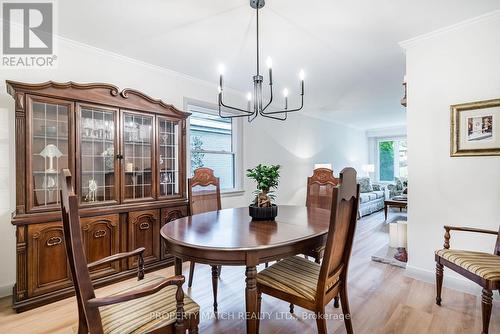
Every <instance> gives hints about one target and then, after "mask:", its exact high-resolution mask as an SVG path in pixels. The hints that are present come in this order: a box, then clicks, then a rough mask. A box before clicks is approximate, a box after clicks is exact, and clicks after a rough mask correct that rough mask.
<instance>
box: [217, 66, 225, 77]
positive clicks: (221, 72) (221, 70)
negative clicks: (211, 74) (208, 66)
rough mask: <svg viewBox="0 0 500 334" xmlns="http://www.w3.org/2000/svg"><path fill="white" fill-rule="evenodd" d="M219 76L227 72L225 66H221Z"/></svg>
mask: <svg viewBox="0 0 500 334" xmlns="http://www.w3.org/2000/svg"><path fill="white" fill-rule="evenodd" d="M218 70H219V74H220V75H224V71H225V70H226V67H225V66H224V64H219V68H218Z"/></svg>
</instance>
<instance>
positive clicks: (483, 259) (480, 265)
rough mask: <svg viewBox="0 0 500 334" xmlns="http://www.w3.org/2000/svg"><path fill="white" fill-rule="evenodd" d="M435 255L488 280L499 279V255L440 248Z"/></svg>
mask: <svg viewBox="0 0 500 334" xmlns="http://www.w3.org/2000/svg"><path fill="white" fill-rule="evenodd" d="M436 255H438V256H440V257H442V258H443V259H445V260H448V261H450V262H452V263H454V264H456V265H457V266H460V267H462V268H464V269H466V270H467V271H469V272H471V273H473V274H475V275H477V276H479V277H481V278H484V279H486V280H490V281H500V256H498V255H493V254H488V253H482V252H470V251H463V250H452V249H441V250H438V251H436Z"/></svg>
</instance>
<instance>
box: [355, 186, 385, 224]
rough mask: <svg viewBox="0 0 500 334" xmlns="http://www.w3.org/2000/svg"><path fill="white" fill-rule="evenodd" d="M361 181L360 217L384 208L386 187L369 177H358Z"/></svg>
mask: <svg viewBox="0 0 500 334" xmlns="http://www.w3.org/2000/svg"><path fill="white" fill-rule="evenodd" d="M358 183H359V188H360V189H359V192H360V194H359V209H358V214H359V217H363V216H366V215H369V214H372V213H374V212H377V211H379V210H382V209H383V208H384V201H385V198H386V187H385V186H384V185H383V184H376V183H372V182H371V180H370V178H369V177H361V178H358Z"/></svg>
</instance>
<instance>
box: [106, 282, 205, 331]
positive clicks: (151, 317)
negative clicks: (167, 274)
mask: <svg viewBox="0 0 500 334" xmlns="http://www.w3.org/2000/svg"><path fill="white" fill-rule="evenodd" d="M164 279H165V278H164V277H161V276H154V275H146V278H144V279H143V280H140V281H137V282H136V284H134V285H133V286H130V287H128V288H126V289H123V290H121V291H119V292H117V293H115V294H114V295H117V294H121V293H125V292H127V291H130V290H136V289H140V288H144V287H146V286H151V285H155V284H158V283H159V282H160V281H162V280H164ZM176 292H177V286H176V285H173V286H168V287H166V288H164V289H162V290H161V291H159V292H157V293H155V294H153V295H149V296H146V297H142V298H138V299H134V300H130V301H128V302H125V303H119V304H114V305H108V306H102V307H100V308H99V311H100V313H101V320H102V326H103V329H104V333H116V334H122V333H148V332H151V331H153V330H155V329H158V328H161V327H164V326H167V325H169V324H173V323H174V322H175V320H176V307H175V305H176V300H175V293H176ZM199 309H200V307H199V306H198V304H196V303H195V302H194V301H193V300H192V299H191V298H189V297H188V296H186V295H185V296H184V312H185V313H186V317H189V316H193V315H194V314H195V313H197V312H199Z"/></svg>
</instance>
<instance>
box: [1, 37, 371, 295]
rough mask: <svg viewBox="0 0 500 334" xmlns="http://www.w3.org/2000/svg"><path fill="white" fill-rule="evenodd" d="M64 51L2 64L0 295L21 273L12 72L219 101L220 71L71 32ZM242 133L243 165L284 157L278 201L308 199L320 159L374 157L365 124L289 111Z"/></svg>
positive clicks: (357, 161)
mask: <svg viewBox="0 0 500 334" xmlns="http://www.w3.org/2000/svg"><path fill="white" fill-rule="evenodd" d="M58 57H59V63H58V68H57V69H53V70H31V69H30V70H3V69H2V71H1V72H0V156H4V157H5V156H7V155H8V156H9V159H1V161H0V254H2V256H0V268H2V271H1V272H0V296H2V295H6V294H9V293H11V288H12V285H13V282H14V281H15V235H14V231H15V229H14V227H13V226H12V225H11V224H10V213H11V212H12V211H13V210H14V207H15V197H14V187H15V184H14V180H15V164H14V159H15V157H14V128H15V127H14V102H13V99H12V98H11V97H10V96H9V95H7V93H6V88H5V80H6V79H9V80H17V81H25V82H35V83H36V82H44V81H48V80H53V81H60V82H65V81H70V80H71V81H76V82H83V83H84V82H105V83H112V84H115V85H117V86H118V87H120V88H126V87H130V88H135V89H138V90H141V91H143V92H145V93H146V94H148V95H150V96H152V97H155V98H161V99H162V100H164V101H166V102H167V103H172V104H174V105H175V106H176V107H177V108H179V109H183V106H184V102H185V100H186V99H189V100H198V101H202V102H205V103H216V79H217V78H214V83H211V82H205V81H201V80H198V79H195V78H191V77H188V76H185V75H182V74H179V73H176V72H172V71H169V70H166V69H162V68H159V67H156V66H152V65H149V64H146V63H143V62H139V61H135V60H133V59H130V58H126V57H123V56H120V55H116V54H112V53H110V52H107V51H104V50H100V49H96V48H92V47H89V46H86V45H83V44H79V43H76V42H72V41H68V40H65V39H58ZM226 92H229V91H228V90H227V89H226ZM236 97H241V98H243V95H241V96H240V94H238V93H236V92H232V93H230V94H229V95H228V101H229V102H231V100H234V99H235V98H236ZM243 136H244V137H243V147H244V156H243V168H244V169H246V168H250V167H253V166H255V165H257V164H259V163H277V164H282V165H283V172H282V179H281V183H280V191H279V194H278V195H279V197H278V202H279V203H294V204H303V203H304V201H305V182H306V177H307V176H308V175H310V173H311V169H312V166H313V164H314V163H317V162H331V163H333V164H334V166H335V167H334V168H335V171H336V172H338V171H339V170H340V168H341V167H344V166H348V165H349V166H354V167H359V166H361V165H362V164H363V163H366V159H367V158H366V156H367V149H366V137H365V134H364V132H363V131H360V130H356V129H353V128H349V127H345V126H341V125H337V124H335V123H330V122H325V121H319V120H316V119H313V118H309V117H305V116H303V115H293V116H290V118H289V120H287V121H286V122H277V121H271V120H266V121H263V120H256V121H255V122H254V123H252V124H246V123H245V126H244V131H243ZM253 187H254V184H252V183H251V182H250V181H247V180H245V189H246V190H247V191H246V193H245V195H243V196H236V197H226V198H224V199H223V207H235V206H244V205H247V204H248V203H249V201H250V198H251V193H252V191H253Z"/></svg>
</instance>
